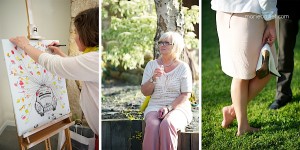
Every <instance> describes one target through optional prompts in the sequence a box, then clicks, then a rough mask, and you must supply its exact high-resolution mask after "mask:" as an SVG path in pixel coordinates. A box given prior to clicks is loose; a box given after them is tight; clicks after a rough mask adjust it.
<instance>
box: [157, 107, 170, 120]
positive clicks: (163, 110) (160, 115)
mask: <svg viewBox="0 0 300 150" xmlns="http://www.w3.org/2000/svg"><path fill="white" fill-rule="evenodd" d="M168 113H169V111H168V108H167V107H162V108H160V109H159V110H158V118H159V119H164V118H165V116H166V115H167V114H168Z"/></svg>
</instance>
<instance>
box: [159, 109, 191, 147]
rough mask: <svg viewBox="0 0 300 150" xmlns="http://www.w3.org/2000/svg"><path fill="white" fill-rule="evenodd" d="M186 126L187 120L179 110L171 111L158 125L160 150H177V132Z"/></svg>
mask: <svg viewBox="0 0 300 150" xmlns="http://www.w3.org/2000/svg"><path fill="white" fill-rule="evenodd" d="M187 124H188V122H187V118H186V116H185V115H184V113H183V112H182V111H181V110H176V109H175V110H173V111H171V112H170V113H169V114H168V115H167V116H166V117H165V118H164V119H163V120H162V122H161V124H160V129H159V139H160V150H177V144H178V135H177V132H178V131H179V130H180V129H183V128H184V127H185V126H186V125H187Z"/></svg>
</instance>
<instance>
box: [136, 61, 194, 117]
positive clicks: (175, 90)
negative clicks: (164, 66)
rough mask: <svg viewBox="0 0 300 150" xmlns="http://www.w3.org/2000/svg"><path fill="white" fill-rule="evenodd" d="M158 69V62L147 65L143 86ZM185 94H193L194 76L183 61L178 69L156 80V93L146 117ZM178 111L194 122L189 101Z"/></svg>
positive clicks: (150, 62) (152, 97)
mask: <svg viewBox="0 0 300 150" xmlns="http://www.w3.org/2000/svg"><path fill="white" fill-rule="evenodd" d="M158 67H159V64H158V63H157V60H152V61H149V62H148V63H147V65H146V67H145V70H144V74H143V80H142V85H143V84H145V83H146V82H147V81H149V79H150V78H151V77H152V75H153V73H154V70H155V69H156V68H158ZM183 92H190V93H191V92H192V74H191V71H190V68H189V66H188V64H187V63H185V62H182V61H181V62H180V63H179V65H178V66H177V67H176V68H174V69H173V70H172V71H170V72H168V73H165V74H164V75H162V76H161V77H159V78H158V79H157V80H156V83H155V88H154V92H153V93H152V95H151V99H150V101H149V104H148V106H147V108H146V110H145V112H144V116H146V115H147V113H148V112H150V111H158V110H159V109H160V108H161V107H163V106H166V105H170V104H171V103H172V102H173V101H174V100H175V99H176V98H177V97H179V95H180V94H181V93H183ZM178 109H179V110H181V111H182V112H183V113H184V114H185V115H186V117H187V120H188V122H190V121H191V120H192V112H191V103H190V101H189V100H187V101H186V102H185V103H184V105H183V106H182V107H180V108H178Z"/></svg>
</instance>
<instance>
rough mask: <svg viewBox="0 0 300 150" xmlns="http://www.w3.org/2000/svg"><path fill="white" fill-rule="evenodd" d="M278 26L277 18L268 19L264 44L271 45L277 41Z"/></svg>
mask: <svg viewBox="0 0 300 150" xmlns="http://www.w3.org/2000/svg"><path fill="white" fill-rule="evenodd" d="M275 39H276V28H275V19H273V20H270V21H267V26H266V29H265V31H264V34H263V39H262V44H265V43H268V44H269V45H270V46H272V44H273V43H274V42H275Z"/></svg>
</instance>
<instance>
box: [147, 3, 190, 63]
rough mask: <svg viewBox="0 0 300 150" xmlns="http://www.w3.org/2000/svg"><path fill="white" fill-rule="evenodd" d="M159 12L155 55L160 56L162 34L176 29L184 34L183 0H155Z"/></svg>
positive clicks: (155, 56)
mask: <svg viewBox="0 0 300 150" xmlns="http://www.w3.org/2000/svg"><path fill="white" fill-rule="evenodd" d="M154 2H155V8H156V14H157V29H156V35H155V37H154V41H155V44H154V48H153V51H154V57H153V58H157V57H158V56H159V50H158V44H157V41H158V40H159V38H160V36H161V35H162V34H163V33H165V32H168V31H176V32H179V33H180V34H181V35H183V32H184V30H183V24H184V14H183V10H182V1H181V0H154Z"/></svg>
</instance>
